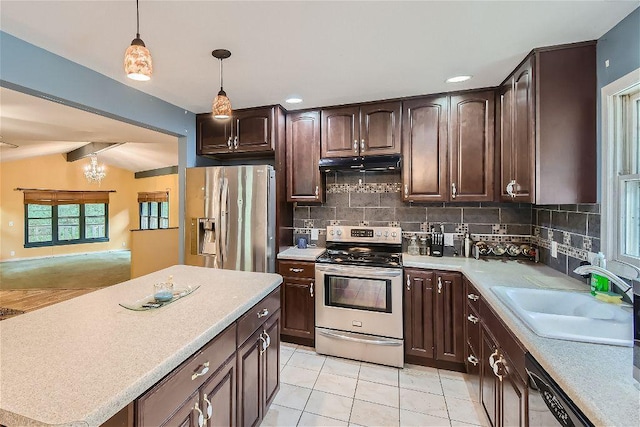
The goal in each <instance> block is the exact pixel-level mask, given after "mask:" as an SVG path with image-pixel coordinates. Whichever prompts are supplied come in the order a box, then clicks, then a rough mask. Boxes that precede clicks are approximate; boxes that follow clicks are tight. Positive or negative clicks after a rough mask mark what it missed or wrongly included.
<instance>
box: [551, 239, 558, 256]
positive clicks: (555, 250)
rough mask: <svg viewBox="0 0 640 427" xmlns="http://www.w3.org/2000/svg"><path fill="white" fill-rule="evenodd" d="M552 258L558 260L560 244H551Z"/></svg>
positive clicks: (554, 242)
mask: <svg viewBox="0 0 640 427" xmlns="http://www.w3.org/2000/svg"><path fill="white" fill-rule="evenodd" d="M551 256H552V257H553V258H558V242H556V241H553V242H551Z"/></svg>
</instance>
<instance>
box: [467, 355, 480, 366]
mask: <svg viewBox="0 0 640 427" xmlns="http://www.w3.org/2000/svg"><path fill="white" fill-rule="evenodd" d="M467 360H468V361H469V362H470V363H472V364H473V366H476V365H477V364H478V363H479V362H480V361H479V360H478V358H477V357H475V356H474V355H473V354H472V355H471V356H469V357H467Z"/></svg>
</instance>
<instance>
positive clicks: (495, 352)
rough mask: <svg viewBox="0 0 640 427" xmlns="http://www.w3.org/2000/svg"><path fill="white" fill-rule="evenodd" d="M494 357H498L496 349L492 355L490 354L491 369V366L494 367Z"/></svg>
mask: <svg viewBox="0 0 640 427" xmlns="http://www.w3.org/2000/svg"><path fill="white" fill-rule="evenodd" d="M496 356H498V349H497V348H496V349H495V351H494V352H493V353H491V356H489V366H491V367H492V368H493V365H495V363H496V361H495V360H494V359H495V358H496Z"/></svg>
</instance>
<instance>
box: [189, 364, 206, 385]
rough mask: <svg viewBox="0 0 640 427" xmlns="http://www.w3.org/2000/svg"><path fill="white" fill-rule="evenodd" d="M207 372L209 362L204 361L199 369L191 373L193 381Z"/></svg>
mask: <svg viewBox="0 0 640 427" xmlns="http://www.w3.org/2000/svg"><path fill="white" fill-rule="evenodd" d="M207 372H209V362H204V363H203V364H202V365H200V366H199V369H198V370H197V371H195V372H194V373H193V374H191V381H193V380H195V379H196V378H198V377H201V376H203V375H204V374H206V373H207Z"/></svg>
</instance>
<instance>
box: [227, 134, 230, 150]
mask: <svg viewBox="0 0 640 427" xmlns="http://www.w3.org/2000/svg"><path fill="white" fill-rule="evenodd" d="M227 148H229V150H231V137H229V139H227Z"/></svg>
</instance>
